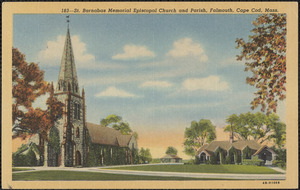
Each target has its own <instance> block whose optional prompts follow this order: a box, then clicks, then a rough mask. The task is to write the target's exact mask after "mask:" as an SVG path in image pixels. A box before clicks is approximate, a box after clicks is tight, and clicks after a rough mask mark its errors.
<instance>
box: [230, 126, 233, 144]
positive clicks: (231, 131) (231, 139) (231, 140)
mask: <svg viewBox="0 0 300 190" xmlns="http://www.w3.org/2000/svg"><path fill="white" fill-rule="evenodd" d="M229 142H230V143H233V129H232V124H231V130H230V135H229Z"/></svg>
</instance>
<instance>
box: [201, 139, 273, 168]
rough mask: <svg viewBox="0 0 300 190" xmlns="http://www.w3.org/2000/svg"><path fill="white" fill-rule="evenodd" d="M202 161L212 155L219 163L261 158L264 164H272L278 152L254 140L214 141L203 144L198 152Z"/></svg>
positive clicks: (233, 162)
mask: <svg viewBox="0 0 300 190" xmlns="http://www.w3.org/2000/svg"><path fill="white" fill-rule="evenodd" d="M196 157H197V158H198V159H199V161H200V163H207V161H210V160H211V159H212V157H214V159H216V162H217V164H224V163H225V162H227V163H228V164H235V163H241V164H243V161H244V160H251V159H254V158H256V159H260V160H262V161H263V163H264V165H272V161H273V160H275V157H276V153H275V152H274V151H273V150H272V149H271V148H269V147H268V146H266V145H264V146H262V145H260V144H258V143H257V142H256V141H254V140H238V141H233V142H230V141H213V142H211V143H210V144H205V145H203V146H202V147H201V148H200V149H199V151H198V152H197V154H196Z"/></svg>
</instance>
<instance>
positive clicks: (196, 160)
mask: <svg viewBox="0 0 300 190" xmlns="http://www.w3.org/2000/svg"><path fill="white" fill-rule="evenodd" d="M194 164H200V158H199V157H197V156H196V157H195V160H194Z"/></svg>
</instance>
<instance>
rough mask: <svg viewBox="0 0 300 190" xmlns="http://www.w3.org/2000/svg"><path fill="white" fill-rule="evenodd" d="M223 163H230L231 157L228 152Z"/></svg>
mask: <svg viewBox="0 0 300 190" xmlns="http://www.w3.org/2000/svg"><path fill="white" fill-rule="evenodd" d="M225 164H231V157H230V155H229V154H228V155H227V156H226V159H225Z"/></svg>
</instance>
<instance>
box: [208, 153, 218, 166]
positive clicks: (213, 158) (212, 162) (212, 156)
mask: <svg viewBox="0 0 300 190" xmlns="http://www.w3.org/2000/svg"><path fill="white" fill-rule="evenodd" d="M209 164H217V156H216V155H215V154H213V155H211V156H210V160H209Z"/></svg>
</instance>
